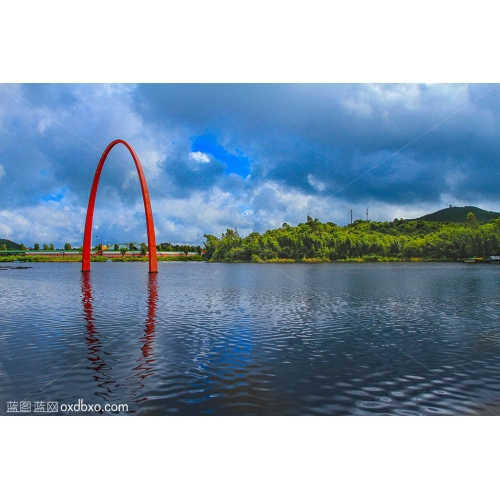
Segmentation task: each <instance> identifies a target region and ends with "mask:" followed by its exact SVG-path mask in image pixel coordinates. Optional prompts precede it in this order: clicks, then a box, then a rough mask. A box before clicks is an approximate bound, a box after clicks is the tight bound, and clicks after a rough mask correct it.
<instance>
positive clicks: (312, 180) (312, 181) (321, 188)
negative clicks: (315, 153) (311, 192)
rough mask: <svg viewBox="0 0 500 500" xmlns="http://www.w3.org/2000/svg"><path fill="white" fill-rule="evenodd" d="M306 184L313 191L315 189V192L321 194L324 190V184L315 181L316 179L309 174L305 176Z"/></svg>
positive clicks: (317, 180)
mask: <svg viewBox="0 0 500 500" xmlns="http://www.w3.org/2000/svg"><path fill="white" fill-rule="evenodd" d="M307 182H309V184H310V185H311V186H312V187H313V188H314V189H316V191H319V192H320V193H321V191H324V190H325V188H326V185H325V183H324V182H321V181H320V180H319V179H317V178H316V177H314V175H312V174H309V175H308V176H307Z"/></svg>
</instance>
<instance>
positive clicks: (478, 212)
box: [415, 207, 500, 222]
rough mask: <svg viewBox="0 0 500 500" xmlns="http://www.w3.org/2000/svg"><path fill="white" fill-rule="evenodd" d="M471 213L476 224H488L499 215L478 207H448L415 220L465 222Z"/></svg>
mask: <svg viewBox="0 0 500 500" xmlns="http://www.w3.org/2000/svg"><path fill="white" fill-rule="evenodd" d="M469 212H472V213H473V214H474V215H475V216H476V219H477V221H478V222H489V221H490V220H491V219H498V217H500V213H498V212H489V211H487V210H483V209H482V208H478V207H450V208H444V209H443V210H438V211H437V212H434V213H433V214H427V215H423V216H422V217H419V218H418V219H415V220H425V221H437V222H465V219H466V217H467V214H468V213H469Z"/></svg>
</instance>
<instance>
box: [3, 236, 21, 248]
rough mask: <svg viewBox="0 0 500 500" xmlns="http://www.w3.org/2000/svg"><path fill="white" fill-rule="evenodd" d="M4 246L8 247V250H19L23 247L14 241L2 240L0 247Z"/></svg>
mask: <svg viewBox="0 0 500 500" xmlns="http://www.w3.org/2000/svg"><path fill="white" fill-rule="evenodd" d="M3 244H5V245H7V250H19V249H20V248H21V245H18V244H17V243H14V242H13V241H10V240H4V239H3V238H0V246H2V245H3Z"/></svg>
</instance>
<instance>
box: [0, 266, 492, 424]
mask: <svg viewBox="0 0 500 500" xmlns="http://www.w3.org/2000/svg"><path fill="white" fill-rule="evenodd" d="M30 265H32V266H33V268H32V269H26V270H6V271H2V272H1V273H0V413H6V410H7V402H8V401H24V400H28V401H32V402H34V401H58V402H59V404H61V403H76V402H77V401H78V400H79V399H80V400H83V401H84V402H85V403H90V404H92V403H94V404H95V403H99V404H100V405H101V406H103V405H104V404H105V403H106V402H108V403H127V404H128V412H118V413H123V414H136V415H239V414H243V415H495V414H498V413H500V410H499V408H500V331H499V326H498V325H499V324H500V321H499V305H500V266H496V265H493V264H492V265H465V264H449V263H448V264H424V263H416V264H410V263H408V264H404V263H394V264H390V263H379V264H377V263H374V264H367V263H365V264H291V265H287V264H263V265H258V264H207V263H189V262H169V263H166V262H161V263H159V274H158V275H149V274H148V272H147V269H148V268H147V263H139V262H137V263H93V264H92V271H91V272H90V273H83V274H82V273H81V272H80V265H79V264H75V263H34V264H30ZM31 414H34V412H33V411H32V412H31ZM59 414H62V413H61V412H59Z"/></svg>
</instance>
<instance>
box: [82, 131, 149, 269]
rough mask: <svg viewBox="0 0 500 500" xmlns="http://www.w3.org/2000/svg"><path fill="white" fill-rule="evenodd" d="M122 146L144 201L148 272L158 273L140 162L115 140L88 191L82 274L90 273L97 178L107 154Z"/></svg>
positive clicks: (102, 160)
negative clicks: (139, 184) (127, 154)
mask: <svg viewBox="0 0 500 500" xmlns="http://www.w3.org/2000/svg"><path fill="white" fill-rule="evenodd" d="M117 144H123V145H124V146H126V148H127V149H128V150H129V151H130V154H131V155H132V158H133V159H134V163H135V166H136V168H137V174H138V175H139V181H140V183H141V190H142V198H143V200H144V211H145V213H146V230H147V233H148V256H149V272H150V273H157V272H158V262H157V260H156V238H155V227H154V223H153V211H152V210H151V200H150V199H149V191H148V186H147V184H146V177H144V171H143V170H142V166H141V162H140V161H139V158H138V157H137V155H136V153H135V151H134V150H133V149H132V148H131V147H130V146H129V144H127V143H126V142H125V141H122V140H121V139H117V140H116V141H113V142H111V143H110V144H109V146H108V147H107V148H106V149H105V150H104V153H103V154H102V156H101V159H100V160H99V164H98V165H97V169H96V171H95V175H94V181H93V183H92V189H91V190H90V198H89V205H88V208H87V219H86V221H85V232H84V234H83V250H82V272H86V271H90V246H91V244H90V243H91V241H92V220H93V218H94V205H95V199H96V196H97V186H98V185H99V178H100V177H101V171H102V167H103V166H104V162H105V161H106V158H107V157H108V154H109V152H110V151H111V150H112V149H113V148H114V147H115V146H116V145H117Z"/></svg>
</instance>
